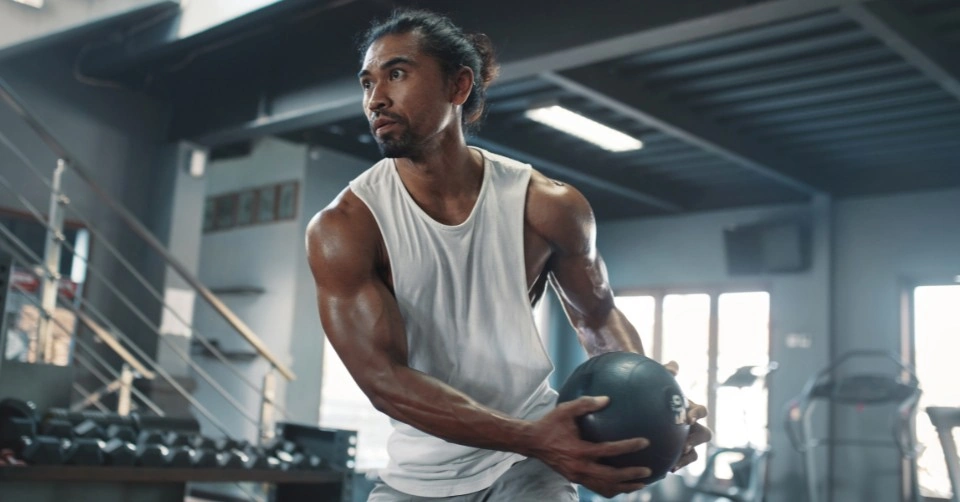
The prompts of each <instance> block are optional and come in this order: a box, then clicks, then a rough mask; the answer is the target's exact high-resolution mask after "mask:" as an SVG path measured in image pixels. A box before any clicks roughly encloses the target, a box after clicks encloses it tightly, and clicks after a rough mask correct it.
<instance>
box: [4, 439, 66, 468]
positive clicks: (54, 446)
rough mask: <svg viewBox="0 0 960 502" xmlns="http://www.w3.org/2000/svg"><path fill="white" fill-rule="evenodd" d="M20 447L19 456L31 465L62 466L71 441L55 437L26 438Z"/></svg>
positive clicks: (22, 440) (21, 440)
mask: <svg viewBox="0 0 960 502" xmlns="http://www.w3.org/2000/svg"><path fill="white" fill-rule="evenodd" d="M64 443H67V444H64ZM18 446H19V447H18V448H17V449H16V453H17V454H18V455H17V456H18V457H19V458H21V459H23V461H24V462H26V463H28V464H30V465H60V464H62V463H63V461H64V457H65V453H66V448H65V446H67V447H68V446H69V441H68V440H64V439H62V438H58V437H53V436H34V437H26V436H24V437H22V438H20V444H19V445H18Z"/></svg>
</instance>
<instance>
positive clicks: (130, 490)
mask: <svg viewBox="0 0 960 502" xmlns="http://www.w3.org/2000/svg"><path fill="white" fill-rule="evenodd" d="M38 417H39V414H37V413H36V408H35V406H34V405H33V404H32V403H31V402H28V401H22V400H18V399H4V400H0V446H2V447H3V448H6V449H8V453H7V454H10V453H12V454H13V456H12V457H10V458H4V459H3V462H0V500H2V501H6V500H24V501H30V502H73V501H88V500H97V501H98V502H134V501H136V502H174V501H176V502H182V501H183V500H184V496H185V494H186V486H187V483H238V482H248V483H262V484H268V485H271V487H272V489H270V490H268V493H269V494H270V497H269V500H271V501H272V502H306V501H310V502H316V501H320V502H323V501H330V502H343V501H347V500H350V488H351V484H350V482H349V481H350V475H351V472H352V470H353V463H354V461H355V459H354V455H355V452H356V449H355V445H356V433H354V432H352V431H342V430H335V429H320V428H317V427H310V426H304V425H299V424H289V423H280V424H277V428H276V436H275V438H274V440H273V441H271V442H270V443H268V444H266V445H263V446H257V445H251V444H249V443H246V442H245V441H239V442H238V441H235V440H232V439H228V438H219V439H212V438H209V437H205V436H202V435H200V424H199V423H198V422H197V421H196V420H195V419H192V418H169V417H157V416H141V415H139V414H137V413H134V414H132V415H130V416H120V415H116V414H111V413H100V412H90V411H84V412H71V411H69V410H66V409H50V410H48V411H47V412H46V413H45V414H44V415H43V418H42V419H39V418H38ZM5 463H9V464H12V465H3V464H5ZM17 464H19V465H17ZM245 491H246V490H245ZM251 500H255V499H254V498H252V497H251Z"/></svg>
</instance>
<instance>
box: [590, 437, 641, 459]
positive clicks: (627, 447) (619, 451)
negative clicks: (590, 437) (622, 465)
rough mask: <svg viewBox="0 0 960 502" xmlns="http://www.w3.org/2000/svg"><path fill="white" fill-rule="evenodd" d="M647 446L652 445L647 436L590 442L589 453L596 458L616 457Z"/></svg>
mask: <svg viewBox="0 0 960 502" xmlns="http://www.w3.org/2000/svg"><path fill="white" fill-rule="evenodd" d="M647 446H650V441H649V440H647V439H646V438H635V439H624V440H623V441H611V442H608V443H590V444H589V446H588V448H587V453H588V454H589V455H590V456H592V457H594V458H603V457H615V456H617V455H624V454H627V453H633V452H635V451H640V450H642V449H644V448H646V447H647Z"/></svg>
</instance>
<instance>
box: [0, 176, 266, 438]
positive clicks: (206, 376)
mask: <svg viewBox="0 0 960 502" xmlns="http://www.w3.org/2000/svg"><path fill="white" fill-rule="evenodd" d="M0 178H2V177H0ZM0 184H2V183H0ZM24 202H26V201H24ZM26 203H27V204H29V202H26ZM0 233H2V234H3V235H4V236H5V237H6V238H7V239H9V240H16V236H14V235H13V234H12V233H11V232H10V230H9V229H7V228H6V225H2V224H0ZM61 245H62V246H64V247H66V248H67V250H68V251H70V252H71V253H73V254H74V256H77V254H76V252H75V250H74V248H73V246H71V245H70V244H68V243H66V242H62V243H61ZM28 255H29V258H30V259H31V260H39V257H37V256H34V255H33V253H32V252H29V253H28ZM42 268H43V270H44V274H47V275H53V273H54V271H51V270H49V269H48V268H46V266H45V265H44V266H43V267H42ZM87 270H88V271H89V272H90V273H91V274H92V275H96V276H98V277H99V278H100V280H101V281H102V282H103V284H104V285H105V286H106V287H107V289H108V290H110V292H112V293H113V294H115V295H116V296H117V298H118V299H119V300H120V302H121V303H122V304H123V305H124V306H126V307H127V308H128V309H129V310H130V312H131V313H133V314H134V316H135V317H137V318H138V319H139V320H140V321H141V322H142V323H144V325H146V326H147V327H148V328H150V330H151V331H152V332H153V333H154V334H156V335H158V336H160V328H159V326H157V325H156V324H154V323H153V322H152V321H150V319H149V318H147V315H146V314H144V313H143V311H142V310H140V309H139V308H137V306H136V305H134V304H133V302H131V301H130V299H129V298H127V297H126V296H124V295H123V293H122V292H120V290H119V289H118V288H117V286H116V285H115V284H114V283H113V282H112V281H110V280H109V279H107V278H106V276H105V274H103V273H102V272H101V271H100V269H99V268H98V267H94V266H92V265H90V264H89V262H88V264H87ZM83 305H84V306H85V307H86V308H87V309H89V310H90V311H91V312H93V313H94V314H96V315H97V317H99V318H100V320H101V321H102V322H103V323H104V324H106V325H107V326H109V327H110V329H111V330H113V332H115V333H117V334H118V335H119V336H122V337H123V338H124V339H126V340H127V344H128V345H129V346H130V347H131V348H132V349H133V350H134V351H135V352H137V354H138V355H139V356H140V357H142V358H143V359H144V360H146V361H149V362H150V364H151V366H153V367H154V369H155V370H157V372H161V368H160V366H159V364H157V363H156V362H155V361H153V360H152V359H151V358H150V357H149V356H147V355H146V354H144V353H143V351H142V350H140V348H139V347H138V346H137V345H136V344H135V343H132V342H130V341H129V338H128V337H126V336H125V335H123V333H122V332H121V331H120V330H119V329H117V328H116V326H114V325H113V324H112V323H111V322H109V320H108V319H107V317H106V316H104V315H103V314H102V313H100V312H99V310H98V309H96V308H94V307H93V306H92V305H91V304H89V303H87V302H83ZM41 307H42V306H41ZM67 308H68V309H69V310H71V311H73V312H74V314H76V315H77V317H78V318H80V317H83V316H84V314H83V313H82V312H81V311H80V310H79V309H76V308H74V307H72V306H67ZM160 340H161V341H162V342H163V343H164V344H166V345H167V347H169V348H170V350H172V351H173V352H174V353H175V354H177V356H178V357H180V358H181V359H182V360H183V361H184V362H185V363H186V364H187V365H188V366H190V367H191V369H193V370H194V371H196V372H197V374H198V375H199V376H200V378H201V379H202V380H204V381H205V382H207V383H208V384H209V385H210V386H211V387H213V388H214V390H216V391H217V392H218V393H219V394H220V395H221V396H222V397H223V398H224V399H226V400H227V402H229V403H230V404H231V405H233V407H234V408H236V409H237V411H238V412H240V414H241V416H242V417H243V418H246V419H247V421H249V422H250V423H251V424H254V425H256V426H258V427H259V425H260V424H259V422H258V420H257V419H255V418H253V417H252V416H251V415H249V414H247V413H246V411H244V406H243V404H241V403H240V402H239V401H238V400H237V399H236V398H235V397H233V395H231V394H230V393H229V392H227V390H226V389H224V388H223V386H222V385H220V383H219V382H217V381H216V380H215V379H214V378H213V377H212V376H210V374H209V373H207V372H206V370H204V369H203V368H201V367H200V366H199V365H197V364H196V363H195V362H193V361H192V360H191V359H190V357H189V355H187V354H186V353H184V352H183V350H182V349H180V347H177V346H176V345H175V344H173V343H172V342H170V341H169V340H167V339H165V338H163V337H162V336H160ZM170 382H171V380H169V379H168V383H170ZM171 385H174V384H173V383H171ZM174 387H175V388H177V390H178V391H180V393H181V394H183V395H184V397H187V398H189V397H188V395H187V394H189V393H188V392H187V391H186V390H185V389H183V388H182V387H180V386H179V384H176V385H174Z"/></svg>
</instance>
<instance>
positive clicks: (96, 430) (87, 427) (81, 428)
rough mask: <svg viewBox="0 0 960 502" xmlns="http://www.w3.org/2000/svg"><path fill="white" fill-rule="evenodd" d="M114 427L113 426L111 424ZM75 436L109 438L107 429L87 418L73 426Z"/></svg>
mask: <svg viewBox="0 0 960 502" xmlns="http://www.w3.org/2000/svg"><path fill="white" fill-rule="evenodd" d="M111 427H113V426H111ZM73 437H75V438H78V439H79V438H84V439H104V440H105V439H107V437H108V435H107V431H106V430H105V429H104V428H103V427H101V426H100V424H99V423H97V422H95V421H93V420H91V419H89V418H88V419H86V420H84V421H83V422H80V423H79V424H77V425H75V426H74V427H73Z"/></svg>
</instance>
